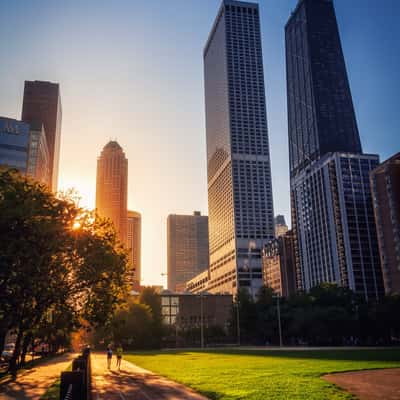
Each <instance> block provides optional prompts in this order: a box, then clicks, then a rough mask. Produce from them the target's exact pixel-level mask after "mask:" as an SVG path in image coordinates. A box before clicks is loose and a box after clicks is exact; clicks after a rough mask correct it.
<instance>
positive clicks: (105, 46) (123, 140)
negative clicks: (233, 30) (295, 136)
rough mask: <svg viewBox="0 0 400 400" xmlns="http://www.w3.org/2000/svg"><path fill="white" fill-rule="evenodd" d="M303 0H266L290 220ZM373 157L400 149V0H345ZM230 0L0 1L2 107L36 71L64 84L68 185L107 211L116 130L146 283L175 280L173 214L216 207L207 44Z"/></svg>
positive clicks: (278, 207) (14, 103)
mask: <svg viewBox="0 0 400 400" xmlns="http://www.w3.org/2000/svg"><path fill="white" fill-rule="evenodd" d="M296 2H297V1H296V0H261V1H260V2H259V3H260V7H261V27H262V34H263V53H264V66H265V79H266V88H267V89H266V90H267V93H266V94H267V112H268V124H269V136H270V146H271V158H272V176H273V190H274V202H275V213H276V214H277V213H282V214H284V215H285V216H286V217H287V219H289V215H290V213H289V182H288V148H287V121H286V82H285V62H284V61H285V60H284V25H285V23H286V21H287V18H288V16H289V14H290V11H291V10H292V9H293V8H294V6H295V4H296ZM335 5H336V11H337V17H338V21H339V27H340V32H341V38H342V44H343V48H344V54H345V58H346V64H347V69H348V73H349V78H350V84H351V89H352V94H353V99H354V103H355V109H356V114H357V120H358V125H359V130H360V134H361V139H362V143H363V147H364V151H365V152H373V153H378V154H380V155H381V157H382V159H385V158H387V157H388V156H390V155H391V154H393V153H395V152H396V151H399V150H400V132H399V126H400V111H399V100H398V96H399V93H400V78H399V70H400V41H399V38H400V24H399V23H398V21H399V17H400V1H399V0H379V1H377V0H336V1H335ZM218 7H219V0H170V1H166V0H152V1H138V0H124V1H123V0H113V1H109V0H107V1H106V0H91V1H85V0H68V1H61V0H51V1H50V0H48V1H45V0H43V1H39V0H35V1H33V0H32V1H22V0H0V50H1V61H0V115H2V116H8V117H15V118H19V117H20V112H21V102H22V92H23V82H24V80H25V79H29V80H33V79H40V80H50V81H55V82H59V83H60V85H61V95H62V105H63V126H62V143H61V164H60V184H61V186H62V188H67V187H75V188H77V189H78V190H79V191H80V192H81V194H82V204H85V205H88V206H90V207H92V206H94V193H95V176H96V158H97V156H98V154H99V153H100V151H101V148H102V147H103V146H104V144H105V143H106V142H107V141H108V140H109V139H110V138H117V140H118V141H119V142H120V144H121V145H122V146H123V148H124V150H125V153H126V155H127V157H128V159H129V206H130V208H132V209H136V210H138V211H140V212H142V215H143V260H142V261H143V269H144V271H143V278H144V282H145V283H159V282H162V281H163V279H162V278H161V275H160V274H161V272H162V271H165V270H166V218H167V215H168V214H169V213H191V212H192V211H193V210H201V211H202V212H203V213H207V185H206V154H205V147H206V146H205V128H204V95H203V93H204V91H203V62H202V49H203V45H204V43H205V40H206V38H207V35H208V32H209V30H210V28H211V25H212V22H213V20H214V17H215V14H216V11H217V9H218Z"/></svg>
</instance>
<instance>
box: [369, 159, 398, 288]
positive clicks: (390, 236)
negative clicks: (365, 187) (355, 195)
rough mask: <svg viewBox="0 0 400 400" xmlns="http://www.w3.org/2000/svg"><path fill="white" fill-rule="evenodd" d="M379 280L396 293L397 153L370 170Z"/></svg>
mask: <svg viewBox="0 0 400 400" xmlns="http://www.w3.org/2000/svg"><path fill="white" fill-rule="evenodd" d="M371 188H372V197H373V202H374V211H375V221H376V227H377V231H378V242H379V253H380V257H381V265H382V273H383V281H384V284H385V292H386V293H387V294H392V293H397V294H400V153H397V154H395V155H394V156H393V157H391V158H389V159H388V160H386V161H385V162H383V163H382V164H380V165H379V166H378V167H376V168H375V169H374V170H373V171H372V172H371Z"/></svg>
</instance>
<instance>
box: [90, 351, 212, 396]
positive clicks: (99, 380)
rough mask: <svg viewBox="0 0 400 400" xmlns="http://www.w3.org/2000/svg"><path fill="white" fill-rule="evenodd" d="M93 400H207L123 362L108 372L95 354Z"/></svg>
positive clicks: (103, 362)
mask: <svg viewBox="0 0 400 400" xmlns="http://www.w3.org/2000/svg"><path fill="white" fill-rule="evenodd" d="M91 361H92V384H93V400H207V399H206V398H205V397H203V396H201V395H199V394H197V393H195V392H194V391H193V390H191V389H189V388H187V387H185V386H183V385H180V384H179V383H176V382H172V381H169V380H168V379H165V378H163V377H160V376H158V375H156V374H153V373H152V372H150V371H147V370H145V369H142V368H139V367H137V366H136V365H134V364H131V363H129V362H127V361H125V360H122V364H121V371H120V372H118V371H117V370H116V367H115V361H116V360H115V357H113V360H112V368H111V370H108V369H107V360H106V357H105V355H104V354H101V355H99V354H92V360H91Z"/></svg>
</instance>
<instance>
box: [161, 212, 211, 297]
mask: <svg viewBox="0 0 400 400" xmlns="http://www.w3.org/2000/svg"><path fill="white" fill-rule="evenodd" d="M167 259H168V265H167V268H168V289H169V290H172V291H174V292H183V291H184V290H185V288H186V283H187V282H188V281H189V280H190V279H192V278H193V277H194V276H196V275H197V274H199V273H201V272H203V271H204V270H206V269H207V268H208V265H209V262H208V217H207V216H202V215H201V214H200V212H197V211H195V212H194V213H193V215H176V214H171V215H168V219H167Z"/></svg>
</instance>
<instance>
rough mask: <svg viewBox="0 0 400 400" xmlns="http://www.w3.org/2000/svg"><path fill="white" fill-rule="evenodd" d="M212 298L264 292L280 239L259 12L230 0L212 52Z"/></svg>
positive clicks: (208, 95) (208, 86)
mask: <svg viewBox="0 0 400 400" xmlns="http://www.w3.org/2000/svg"><path fill="white" fill-rule="evenodd" d="M204 81H205V105H206V131H207V171H208V210H209V240H210V281H209V284H208V290H209V291H210V292H212V293H218V292H229V293H231V292H233V293H234V292H236V290H237V289H238V287H245V288H248V289H249V291H250V292H251V293H253V294H255V292H256V290H257V289H258V288H259V287H260V286H261V285H262V271H261V268H262V265H261V249H262V247H263V245H264V243H266V242H267V241H268V240H270V239H272V238H273V237H274V221H273V215H274V214H273V201H272V187H271V168H270V157H269V143H268V130H267V115H266V105H265V88H264V71H263V60H262V49H261V34H260V17H259V9H258V5H257V4H254V3H247V2H241V1H233V0H224V1H223V2H222V4H221V7H220V9H219V11H218V15H217V17H216V20H215V22H214V25H213V27H212V29H211V33H210V35H209V38H208V40H207V43H206V45H205V48H204Z"/></svg>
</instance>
